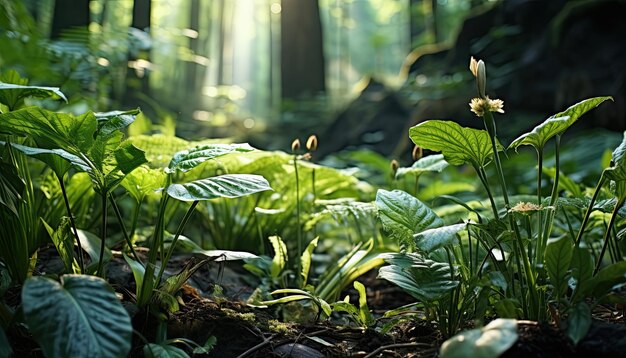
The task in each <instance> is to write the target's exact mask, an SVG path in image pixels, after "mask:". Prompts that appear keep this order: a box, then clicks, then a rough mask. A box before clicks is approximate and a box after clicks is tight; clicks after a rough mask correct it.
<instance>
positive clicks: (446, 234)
mask: <svg viewBox="0 0 626 358" xmlns="http://www.w3.org/2000/svg"><path fill="white" fill-rule="evenodd" d="M466 226H467V225H466V224H454V225H448V226H442V227H437V228H434V229H428V230H424V231H422V232H420V233H418V234H416V235H415V246H416V247H417V248H418V249H419V250H421V251H424V252H432V251H434V250H437V249H439V248H441V247H444V246H446V245H449V244H452V243H453V242H454V241H455V239H456V234H457V233H458V232H459V231H461V230H463V229H465V227H466Z"/></svg>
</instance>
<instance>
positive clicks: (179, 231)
mask: <svg viewBox="0 0 626 358" xmlns="http://www.w3.org/2000/svg"><path fill="white" fill-rule="evenodd" d="M198 203H199V201H198V200H196V201H194V202H193V203H192V204H191V206H190V207H189V209H188V210H187V212H186V213H185V216H184V217H183V220H182V221H181V222H180V224H179V225H178V229H176V234H174V239H172V243H171V244H170V248H169V250H167V254H166V255H165V259H162V260H161V268H160V269H159V274H158V275H157V279H156V282H157V285H158V284H159V283H160V282H161V278H162V277H163V272H164V271H165V266H167V263H168V262H169V261H170V258H172V253H173V252H174V247H175V246H176V242H177V241H178V238H179V237H180V234H182V232H183V229H184V228H185V226H186V225H187V222H188V221H189V218H191V214H193V211H194V210H195V208H196V206H198Z"/></svg>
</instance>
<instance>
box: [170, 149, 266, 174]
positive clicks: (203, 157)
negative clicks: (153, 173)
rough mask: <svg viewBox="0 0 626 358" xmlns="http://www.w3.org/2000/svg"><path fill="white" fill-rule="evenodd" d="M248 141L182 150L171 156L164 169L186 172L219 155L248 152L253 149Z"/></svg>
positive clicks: (171, 171)
mask: <svg viewBox="0 0 626 358" xmlns="http://www.w3.org/2000/svg"><path fill="white" fill-rule="evenodd" d="M253 150H254V148H252V147H251V146H250V145H249V144H248V143H243V144H204V145H199V146H197V147H195V148H193V149H189V150H183V151H180V152H178V153H176V154H174V157H172V161H171V162H170V164H169V165H168V167H167V169H166V171H167V172H169V173H173V172H175V171H176V170H179V171H181V172H187V171H189V170H191V169H193V168H195V167H197V166H198V165H200V164H202V163H204V162H205V161H207V160H210V159H215V158H217V157H221V156H223V155H226V154H228V153H233V152H250V151H253Z"/></svg>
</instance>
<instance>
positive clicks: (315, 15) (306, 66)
mask: <svg viewBox="0 0 626 358" xmlns="http://www.w3.org/2000/svg"><path fill="white" fill-rule="evenodd" d="M281 5H282V12H281V17H280V25H281V29H280V33H281V36H280V37H281V50H280V52H281V56H280V58H281V88H282V98H283V99H286V98H289V99H296V98H298V97H301V96H303V95H315V94H317V93H319V92H323V91H324V90H325V89H326V83H325V82H326V81H325V71H324V49H323V46H322V22H321V19H320V12H319V5H318V1H317V0H283V1H282V3H281Z"/></svg>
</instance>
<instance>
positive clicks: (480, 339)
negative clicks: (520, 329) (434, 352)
mask: <svg viewBox="0 0 626 358" xmlns="http://www.w3.org/2000/svg"><path fill="white" fill-rule="evenodd" d="M517 337H518V334H517V321H516V320H514V319H502V318H499V319H496V320H493V321H492V322H490V323H489V324H488V325H486V326H485V327H482V328H476V329H471V330H467V331H464V332H461V333H459V334H457V335H456V336H454V337H452V338H450V339H448V340H447V341H445V342H443V344H442V345H441V349H440V350H439V356H441V357H442V358H455V357H480V358H497V357H499V356H500V355H502V353H504V352H506V351H507V350H508V349H509V348H511V347H512V346H513V345H514V344H515V342H516V341H517Z"/></svg>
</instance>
